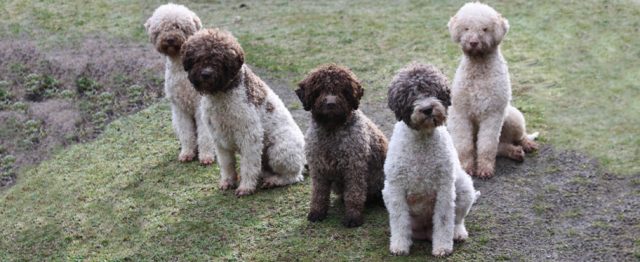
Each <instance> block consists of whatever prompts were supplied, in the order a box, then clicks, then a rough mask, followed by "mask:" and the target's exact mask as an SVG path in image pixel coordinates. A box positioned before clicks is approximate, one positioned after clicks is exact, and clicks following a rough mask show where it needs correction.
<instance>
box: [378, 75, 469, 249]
mask: <svg viewBox="0 0 640 262" xmlns="http://www.w3.org/2000/svg"><path fill="white" fill-rule="evenodd" d="M449 94H450V89H449V85H448V81H447V79H446V77H445V76H444V75H443V74H442V73H441V72H440V71H439V70H438V69H437V68H435V67H434V66H431V65H423V64H417V63H414V64H411V65H409V66H408V67H406V68H404V69H402V70H400V71H399V72H398V74H397V75H396V76H395V78H394V79H393V81H392V82H391V86H390V87H389V94H388V96H389V97H388V99H389V107H390V108H391V110H392V111H393V112H394V113H395V115H396V118H397V119H398V120H399V122H398V123H396V125H395V128H394V130H393V135H392V136H391V141H390V142H389V151H388V152H387V159H386V161H385V163H384V173H385V184H384V189H383V191H382V195H383V198H384V203H385V205H386V207H387V210H388V211H389V224H390V226H391V241H390V242H391V243H390V247H389V249H390V251H391V253H392V254H394V255H407V254H409V249H410V247H411V244H412V238H413V239H420V240H432V243H433V246H432V251H431V254H433V255H434V256H446V255H449V254H451V252H453V241H454V240H456V241H464V240H466V239H467V238H468V233H467V230H466V228H465V226H464V218H465V216H466V215H467V213H468V212H469V210H470V209H471V205H473V203H474V202H475V200H476V198H477V197H478V196H479V195H480V193H479V192H477V191H476V190H475V189H474V187H473V181H472V180H471V177H470V176H469V175H467V173H466V172H465V171H464V170H463V169H462V167H461V166H460V161H459V160H458V156H457V153H456V150H455V148H454V146H453V142H452V141H451V137H450V135H449V133H448V132H447V129H446V127H445V126H444V123H445V121H446V119H447V107H449V105H451V100H450V95H449Z"/></svg>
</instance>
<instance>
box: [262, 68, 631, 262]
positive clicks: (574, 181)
mask: <svg viewBox="0 0 640 262" xmlns="http://www.w3.org/2000/svg"><path fill="white" fill-rule="evenodd" d="M257 72H258V74H259V75H260V76H262V77H263V79H264V80H265V81H266V82H267V83H268V84H269V85H270V86H271V87H272V88H273V89H274V91H275V92H276V93H277V94H278V95H279V96H280V97H281V98H282V100H283V101H284V102H285V105H294V104H299V102H298V99H297V97H296V96H295V94H294V92H293V91H292V90H293V89H294V86H292V84H290V83H289V82H287V81H282V80H275V79H269V78H265V77H264V76H265V75H266V74H265V72H264V71H260V70H258V71H257ZM366 99H367V97H366V94H365V100H366ZM294 108H296V109H293V110H291V113H292V114H293V116H294V118H295V119H296V121H297V122H298V123H299V124H300V127H301V128H303V131H304V130H306V128H307V126H308V121H309V113H308V112H305V111H304V110H302V109H299V108H300V107H299V106H295V107H294ZM362 111H363V112H364V113H365V114H366V115H367V116H369V117H370V118H371V119H372V120H373V121H374V122H375V123H376V124H378V125H379V126H380V128H381V129H382V130H383V131H384V132H385V134H386V135H387V137H390V135H391V131H392V128H393V124H395V119H394V117H393V115H392V114H391V111H390V110H389V109H387V107H386V104H384V103H375V104H371V103H367V102H364V103H363V105H362ZM474 181H475V186H476V189H477V190H479V191H481V192H482V196H481V198H480V199H479V200H478V202H477V203H476V205H475V206H474V208H473V210H472V212H471V214H470V216H469V218H468V220H469V221H473V222H470V223H473V224H475V225H477V226H474V227H473V228H471V230H470V231H471V237H472V238H474V237H475V238H481V239H483V240H481V241H483V242H484V241H486V243H485V244H484V245H481V246H480V248H481V249H482V250H479V251H478V253H480V254H486V255H487V258H491V257H493V258H498V259H499V258H502V259H506V258H510V259H516V260H556V261H557V260H565V261H566V260H571V261H577V260H581V261H587V260H605V261H612V260H616V261H619V260H625V261H633V260H637V259H638V258H640V254H639V253H638V252H640V243H638V241H640V240H639V236H640V174H636V175H632V176H620V175H614V174H610V173H607V172H605V171H603V170H602V168H601V167H600V165H599V164H598V162H597V161H596V160H593V159H591V158H589V157H587V156H585V155H583V154H580V153H577V152H571V151H563V150H557V149H554V148H553V147H552V146H549V145H544V146H543V147H542V148H541V150H540V151H539V152H538V153H537V154H535V155H532V156H529V157H527V159H526V161H525V162H524V163H521V164H518V163H515V162H513V161H510V160H507V159H498V162H497V171H496V176H495V177H494V178H493V179H490V180H478V179H474ZM634 252H635V253H634Z"/></svg>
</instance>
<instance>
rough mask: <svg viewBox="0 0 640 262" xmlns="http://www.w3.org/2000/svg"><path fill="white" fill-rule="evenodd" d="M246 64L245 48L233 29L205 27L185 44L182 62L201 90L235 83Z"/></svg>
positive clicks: (212, 89) (211, 91)
mask: <svg viewBox="0 0 640 262" xmlns="http://www.w3.org/2000/svg"><path fill="white" fill-rule="evenodd" d="M243 64H244V51H243V50H242V47H240V44H239V43H238V41H237V40H236V39H235V37H233V35H231V33H229V32H226V31H223V30H219V29H206V30H202V31H200V32H198V33H196V34H194V35H193V36H192V37H190V38H189V39H188V40H187V42H186V43H185V44H184V45H183V47H182V65H183V66H184V70H185V71H187V73H188V76H189V81H190V82H191V84H193V87H194V88H195V89H196V90H198V92H201V93H206V94H213V93H215V92H220V91H226V90H229V89H231V88H232V87H234V85H232V82H234V80H237V79H238V75H239V72H240V69H241V68H242V65H243Z"/></svg>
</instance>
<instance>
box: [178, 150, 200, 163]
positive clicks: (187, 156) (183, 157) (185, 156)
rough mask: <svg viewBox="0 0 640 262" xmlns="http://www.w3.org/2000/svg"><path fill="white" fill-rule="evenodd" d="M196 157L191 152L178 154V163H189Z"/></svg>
mask: <svg viewBox="0 0 640 262" xmlns="http://www.w3.org/2000/svg"><path fill="white" fill-rule="evenodd" d="M195 157H196V154H194V153H193V152H180V154H179V155H178V161H180V162H183V163H184V162H191V161H193V159H194V158H195Z"/></svg>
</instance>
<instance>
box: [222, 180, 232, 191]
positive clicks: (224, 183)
mask: <svg viewBox="0 0 640 262" xmlns="http://www.w3.org/2000/svg"><path fill="white" fill-rule="evenodd" d="M218 187H219V188H220V190H223V191H224V190H229V189H233V188H235V187H236V184H235V183H234V182H233V181H226V180H221V181H220V184H219V185H218Z"/></svg>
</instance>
